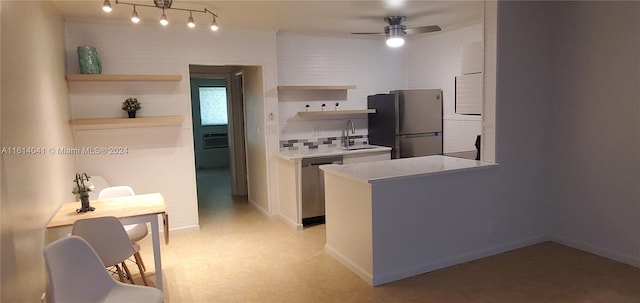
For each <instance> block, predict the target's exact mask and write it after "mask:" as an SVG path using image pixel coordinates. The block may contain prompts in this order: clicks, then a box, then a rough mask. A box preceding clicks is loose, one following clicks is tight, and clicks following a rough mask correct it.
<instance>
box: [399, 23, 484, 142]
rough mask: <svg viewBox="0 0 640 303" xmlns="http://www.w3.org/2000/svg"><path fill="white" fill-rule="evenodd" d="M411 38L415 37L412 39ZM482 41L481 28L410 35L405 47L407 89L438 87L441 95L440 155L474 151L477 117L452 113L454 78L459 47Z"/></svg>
mask: <svg viewBox="0 0 640 303" xmlns="http://www.w3.org/2000/svg"><path fill="white" fill-rule="evenodd" d="M414 37H415V38H414ZM482 40H483V25H482V24H476V25H471V26H467V27H463V28H460V29H456V30H452V31H445V32H441V33H434V34H430V35H418V36H413V37H411V39H409V41H408V42H407V44H406V47H407V75H408V76H407V78H408V88H409V89H414V88H416V89H417V88H440V89H442V93H443V135H444V137H443V149H444V152H445V153H447V152H459V151H470V150H475V146H474V143H475V140H476V136H477V135H479V134H480V133H481V131H482V127H481V124H482V121H481V119H482V118H481V117H480V116H470V115H459V114H456V113H455V77H456V76H459V75H461V56H460V51H461V46H462V45H465V44H467V43H472V42H476V41H482Z"/></svg>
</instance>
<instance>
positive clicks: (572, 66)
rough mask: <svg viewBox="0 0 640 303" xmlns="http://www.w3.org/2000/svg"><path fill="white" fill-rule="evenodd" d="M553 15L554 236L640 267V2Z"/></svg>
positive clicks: (560, 8)
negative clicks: (639, 171) (639, 172)
mask: <svg viewBox="0 0 640 303" xmlns="http://www.w3.org/2000/svg"><path fill="white" fill-rule="evenodd" d="M549 17H551V18H548V19H547V20H549V21H552V22H553V24H554V29H553V31H551V32H550V36H551V41H550V45H551V46H552V50H553V54H554V55H553V56H552V57H551V64H550V69H549V73H548V74H550V75H553V77H552V78H551V81H550V83H549V85H550V87H551V91H552V99H551V100H552V102H551V104H550V110H551V117H550V118H551V119H550V121H548V122H549V123H550V132H549V135H550V141H551V155H552V156H553V157H552V158H551V161H550V166H549V167H550V171H549V177H550V178H551V181H552V182H551V184H552V185H551V188H550V198H551V200H550V201H551V208H550V211H551V214H552V219H553V220H552V222H553V234H554V236H555V239H556V240H557V241H559V242H561V243H565V244H568V245H571V246H575V247H577V248H580V249H584V250H587V251H591V252H594V253H597V254H600V255H604V256H607V257H610V258H613V259H617V260H620V261H623V262H626V263H630V264H635V265H636V266H640V186H639V184H640V176H639V174H638V170H639V169H640V156H639V155H640V136H639V134H640V133H639V132H640V122H639V121H640V120H639V119H638V117H639V116H640V107H639V104H640V103H639V100H640V3H638V2H567V3H559V4H556V5H554V11H553V12H552V13H551V14H550V16H549ZM568 25H570V26H568ZM575 29H580V30H579V31H578V32H576V31H575ZM541 122H543V121H541Z"/></svg>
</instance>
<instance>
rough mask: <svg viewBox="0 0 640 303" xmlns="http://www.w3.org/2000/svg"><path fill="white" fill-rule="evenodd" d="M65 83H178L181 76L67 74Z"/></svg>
mask: <svg viewBox="0 0 640 303" xmlns="http://www.w3.org/2000/svg"><path fill="white" fill-rule="evenodd" d="M66 78H67V81H180V80H182V76H181V75H134V74H68V75H67V77H66Z"/></svg>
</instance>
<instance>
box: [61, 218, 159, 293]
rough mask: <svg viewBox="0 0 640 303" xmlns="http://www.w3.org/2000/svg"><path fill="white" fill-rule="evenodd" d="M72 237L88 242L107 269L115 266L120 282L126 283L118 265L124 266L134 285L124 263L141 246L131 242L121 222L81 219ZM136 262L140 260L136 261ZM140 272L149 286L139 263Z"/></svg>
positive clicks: (109, 219)
mask: <svg viewBox="0 0 640 303" xmlns="http://www.w3.org/2000/svg"><path fill="white" fill-rule="evenodd" d="M71 235H74V236H79V237H81V238H83V239H84V240H85V241H87V243H89V245H91V247H92V248H93V249H94V250H95V251H96V253H97V254H98V256H99V257H100V260H102V263H104V265H105V267H111V266H114V267H115V268H116V270H117V272H118V277H119V278H120V281H121V282H124V277H123V274H122V271H121V270H120V266H118V264H122V267H123V269H124V271H125V272H126V273H127V276H128V278H129V281H131V283H132V284H133V278H132V277H131V273H130V272H129V268H127V265H126V264H125V263H124V261H125V260H127V258H129V257H131V256H132V255H134V254H136V253H137V252H138V250H139V249H140V246H138V245H135V244H133V243H131V241H129V237H127V233H126V232H125V231H124V227H123V226H122V223H120V220H118V219H117V218H116V217H98V218H90V219H80V220H77V221H76V222H75V223H73V228H72V229H71ZM136 261H138V260H137V259H136ZM138 270H139V271H140V276H142V281H143V282H144V285H149V283H148V282H147V277H146V276H145V274H144V270H143V269H142V266H141V264H140V263H138Z"/></svg>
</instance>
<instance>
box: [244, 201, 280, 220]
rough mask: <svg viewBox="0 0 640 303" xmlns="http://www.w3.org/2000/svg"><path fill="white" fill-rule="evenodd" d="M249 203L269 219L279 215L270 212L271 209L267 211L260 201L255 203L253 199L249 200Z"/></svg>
mask: <svg viewBox="0 0 640 303" xmlns="http://www.w3.org/2000/svg"><path fill="white" fill-rule="evenodd" d="M249 204H250V205H251V206H253V208H255V209H257V210H258V212H259V213H261V214H262V215H263V216H265V217H267V218H269V219H273V218H275V217H277V215H275V214H271V213H269V211H267V210H266V209H264V208H262V206H260V205H258V203H255V202H253V201H252V200H249Z"/></svg>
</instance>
